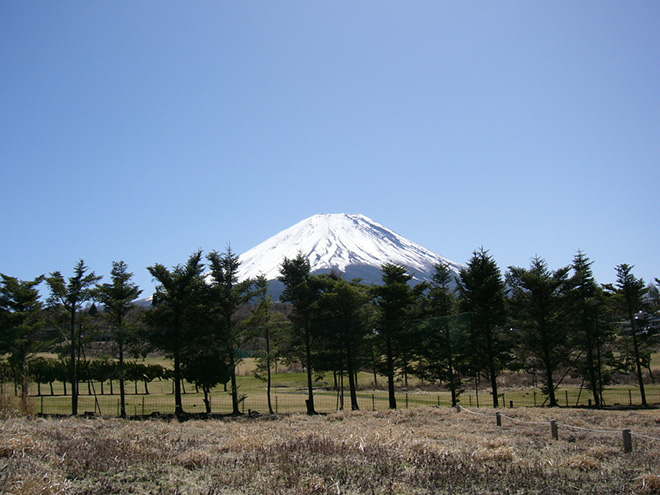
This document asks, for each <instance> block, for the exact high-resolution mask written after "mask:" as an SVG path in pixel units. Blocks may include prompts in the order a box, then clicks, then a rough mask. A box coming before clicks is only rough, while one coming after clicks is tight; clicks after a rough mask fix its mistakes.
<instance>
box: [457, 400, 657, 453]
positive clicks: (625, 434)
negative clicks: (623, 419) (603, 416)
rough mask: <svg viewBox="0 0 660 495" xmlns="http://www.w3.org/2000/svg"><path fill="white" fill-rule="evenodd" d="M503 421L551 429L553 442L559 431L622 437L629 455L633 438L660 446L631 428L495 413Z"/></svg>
mask: <svg viewBox="0 0 660 495" xmlns="http://www.w3.org/2000/svg"><path fill="white" fill-rule="evenodd" d="M456 409H457V411H465V412H467V413H469V414H472V415H475V416H482V417H492V416H493V413H484V412H480V411H473V410H471V409H468V408H465V407H463V406H461V405H458V406H456ZM502 419H506V420H509V421H513V422H514V423H518V424H526V425H533V426H545V427H549V428H550V435H551V437H552V439H553V440H559V430H560V428H561V429H566V430H569V431H580V432H584V433H593V434H597V435H608V436H618V435H621V439H622V443H623V451H624V452H626V453H628V452H632V450H633V437H636V438H639V439H643V440H646V441H650V442H653V443H657V444H658V445H660V437H656V436H650V435H644V434H641V433H636V432H634V431H632V430H631V429H630V428H623V429H621V430H603V429H598V428H585V427H583V426H577V425H571V424H568V423H562V422H559V421H556V420H551V421H527V420H523V419H520V418H515V417H512V416H509V415H506V414H502V412H500V411H498V412H496V413H495V421H496V424H497V426H499V427H501V426H502V425H503V422H502Z"/></svg>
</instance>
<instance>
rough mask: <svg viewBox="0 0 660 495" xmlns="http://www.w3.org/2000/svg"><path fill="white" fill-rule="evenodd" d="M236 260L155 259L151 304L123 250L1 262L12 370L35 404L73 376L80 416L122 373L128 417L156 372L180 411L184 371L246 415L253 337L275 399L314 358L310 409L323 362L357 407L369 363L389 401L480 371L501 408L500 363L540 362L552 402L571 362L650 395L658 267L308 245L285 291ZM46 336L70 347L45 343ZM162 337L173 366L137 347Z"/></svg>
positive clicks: (288, 264) (286, 274) (0, 302)
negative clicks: (89, 386) (244, 275)
mask: <svg viewBox="0 0 660 495" xmlns="http://www.w3.org/2000/svg"><path fill="white" fill-rule="evenodd" d="M239 266H240V261H239V258H238V256H236V255H235V254H234V253H233V252H232V251H231V249H229V248H228V249H227V250H226V251H225V252H224V253H218V252H216V251H213V252H211V253H209V254H208V255H206V256H205V257H204V255H203V253H202V252H201V251H198V252H195V253H193V254H192V255H191V256H190V258H189V259H188V260H187V261H186V262H185V263H183V264H180V265H177V266H174V267H172V268H167V267H165V266H163V265H161V264H154V265H153V266H150V267H148V270H149V272H150V273H151V275H152V276H153V278H154V280H155V281H156V282H157V286H156V289H155V292H154V294H153V298H152V304H151V307H148V308H147V307H142V306H138V305H136V303H135V301H136V299H137V298H138V297H139V296H140V294H141V290H140V288H139V287H138V286H137V285H136V284H134V283H133V282H132V274H131V273H130V272H129V271H128V267H127V266H126V264H125V263H124V262H122V261H119V262H113V263H112V270H111V273H110V282H109V283H101V282H100V280H101V277H100V276H97V275H96V274H95V273H93V272H90V271H89V269H88V268H87V267H86V265H85V263H84V261H83V260H80V261H79V262H78V263H77V264H76V265H75V267H74V273H73V275H72V276H71V277H69V278H65V277H64V276H63V275H62V274H61V272H53V273H51V274H49V275H48V276H45V275H42V276H39V277H37V278H35V279H34V280H29V281H23V280H18V279H17V278H15V277H11V276H9V275H5V274H2V280H1V282H0V353H1V354H2V355H4V358H3V361H2V368H1V373H2V375H3V379H2V380H0V381H4V382H6V381H13V382H14V384H15V389H16V392H17V393H19V391H20V394H21V396H22V399H23V401H24V403H27V395H28V387H29V382H30V381H34V382H35V383H37V384H51V393H52V383H53V382H55V381H59V382H62V383H63V384H64V386H65V387H66V384H67V383H68V384H69V389H70V395H71V413H72V414H73V415H77V414H78V398H79V395H80V392H79V386H80V383H81V382H85V381H90V380H95V381H98V382H101V383H104V382H109V383H110V386H112V381H113V380H114V381H116V382H118V385H119V395H120V405H119V410H120V414H121V415H122V416H125V415H126V402H125V396H126V382H127V381H132V382H135V383H137V382H138V381H142V382H144V384H145V387H147V386H148V383H149V382H150V381H151V380H153V379H155V378H165V379H171V380H172V384H173V396H174V409H175V413H176V414H178V415H182V414H184V413H185V411H184V404H183V401H182V384H183V382H184V380H186V381H188V382H189V383H192V384H194V385H195V387H196V388H197V389H198V390H200V391H202V393H203V394H204V403H205V407H206V410H207V412H211V400H210V392H211V390H212V389H213V388H214V387H216V386H218V385H219V384H225V385H226V386H227V387H228V390H229V392H230V393H231V398H232V413H233V414H236V415H238V414H240V413H241V410H240V407H239V406H240V403H241V400H242V399H243V398H244V397H243V396H242V395H241V393H240V391H239V386H238V381H237V373H236V369H237V365H238V363H239V362H240V359H241V357H242V356H244V355H245V351H246V350H248V351H251V352H252V353H253V355H254V356H256V359H257V363H258V365H257V369H256V371H255V373H256V375H257V376H258V377H259V378H260V379H262V380H263V381H264V382H265V383H266V386H267V403H268V409H269V411H270V412H271V413H272V412H273V404H272V400H271V393H272V374H273V369H274V368H275V366H277V365H278V364H282V363H283V364H288V365H292V364H293V363H298V364H299V365H300V366H302V368H303V369H304V370H305V373H306V395H307V398H306V411H307V413H309V414H315V413H316V407H315V380H316V379H317V378H318V375H319V374H321V373H327V372H332V373H333V376H334V378H335V381H336V383H337V386H338V387H341V388H342V390H343V389H344V388H347V389H348V392H349V397H350V405H351V408H352V409H358V408H359V405H358V401H357V391H358V384H357V377H358V373H360V372H369V373H373V376H374V380H376V377H377V376H384V377H385V379H386V381H387V395H388V405H389V407H390V408H392V409H396V408H397V396H396V389H397V383H401V382H402V383H403V384H404V386H407V384H408V380H409V378H412V377H416V378H417V379H421V380H424V381H425V382H426V383H436V384H441V385H442V386H444V387H446V389H447V390H448V391H449V393H450V396H451V402H452V404H453V405H456V404H457V403H458V402H459V401H460V397H461V394H462V393H464V391H465V389H466V388H467V387H468V386H470V387H472V386H474V387H475V388H476V389H478V388H479V384H480V383H487V384H488V387H489V390H490V395H491V398H492V403H493V406H494V407H498V406H499V405H500V401H501V394H500V393H499V391H498V387H499V383H498V379H500V380H501V376H502V373H503V372H504V371H514V372H521V373H526V374H528V375H529V376H532V377H533V378H534V380H535V381H538V383H539V384H540V386H541V387H542V391H543V393H544V394H546V395H547V397H548V400H547V404H546V405H548V406H557V405H559V399H558V396H557V392H556V391H557V389H558V387H559V386H560V384H561V383H562V380H563V379H564V377H566V376H567V375H569V374H570V375H571V376H574V377H578V378H579V379H581V380H582V384H583V386H584V387H586V388H587V389H588V390H589V393H590V396H591V401H592V403H593V405H594V406H595V407H602V406H604V405H606V402H605V400H604V399H605V395H604V390H605V387H606V386H608V385H610V384H612V383H614V382H616V381H617V380H620V379H622V378H624V377H630V376H633V377H634V378H635V380H636V385H637V388H638V389H639V395H640V399H641V400H640V402H641V404H642V405H643V406H647V405H648V404H649V400H648V398H647V393H646V384H647V382H648V380H652V381H654V380H655V377H654V375H653V369H652V367H651V356H652V354H653V353H654V352H657V350H658V346H659V343H660V337H659V332H658V327H659V325H658V322H659V319H658V316H657V315H658V310H659V309H660V292H659V291H658V286H660V281H659V280H658V279H655V285H646V283H645V282H644V281H643V280H641V279H638V278H636V277H635V276H634V274H633V273H632V267H631V266H630V265H626V264H622V265H619V266H617V267H616V274H617V278H616V283H615V284H611V285H600V284H598V283H597V282H596V280H595V279H594V276H593V273H592V270H591V261H590V260H589V259H588V258H587V257H586V256H585V255H584V253H582V252H578V253H577V254H576V255H575V257H574V259H573V260H572V263H571V264H570V265H568V266H566V267H562V268H559V269H556V270H552V269H550V268H549V267H548V265H547V263H546V262H545V260H543V259H542V258H539V257H535V258H533V259H532V260H531V263H530V266H529V267H528V268H523V267H509V268H508V269H507V270H506V272H505V273H504V274H502V272H501V271H500V269H499V267H498V266H497V263H496V262H495V260H494V259H493V258H492V257H491V256H490V255H489V253H488V252H487V251H486V250H484V249H483V248H481V249H479V250H476V251H475V252H474V253H473V255H472V257H471V258H470V260H469V261H468V263H467V265H466V268H465V269H463V270H462V271H461V272H460V273H459V274H458V275H457V276H455V275H454V274H453V273H452V272H451V271H450V269H449V267H448V266H446V265H437V266H436V267H435V273H434V275H433V278H432V280H431V281H430V282H424V283H421V284H417V285H413V284H412V278H413V275H412V274H411V273H409V271H408V269H407V268H405V267H403V266H399V265H395V264H391V263H385V264H384V265H382V267H381V271H382V284H380V285H366V284H363V283H362V282H361V281H360V280H359V279H358V280H351V281H348V280H345V279H344V278H342V276H341V274H339V273H334V272H333V273H329V274H323V275H315V274H312V273H311V269H310V263H309V261H308V260H306V259H305V258H304V257H303V256H302V255H301V254H299V255H297V256H296V257H294V258H284V260H283V261H282V264H281V266H280V277H279V280H280V281H281V282H282V283H283V284H284V291H283V293H282V295H281V297H280V301H281V302H273V300H272V298H271V296H270V295H269V292H268V281H267V280H266V279H265V277H257V278H256V279H249V280H244V281H239V280H238V277H237V272H238V268H239ZM44 282H45V285H46V286H47V289H48V296H47V297H46V299H45V301H42V298H41V296H40V293H39V287H40V285H41V284H42V283H44ZM110 350H112V352H111V353H110ZM45 351H47V352H53V353H57V354H58V355H59V358H57V359H45V358H43V357H41V356H40V355H39V353H41V352H45ZM154 352H156V353H159V354H160V355H164V356H166V357H167V358H168V359H169V360H171V366H168V367H167V368H164V367H162V366H159V365H150V366H148V365H145V364H139V363H137V362H134V361H132V360H131V359H130V358H135V357H139V356H143V357H144V356H146V355H148V354H152V353H154ZM92 357H94V358H93V359H92ZM39 393H40V394H41V389H39Z"/></svg>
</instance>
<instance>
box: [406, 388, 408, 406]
mask: <svg viewBox="0 0 660 495" xmlns="http://www.w3.org/2000/svg"><path fill="white" fill-rule="evenodd" d="M406 409H408V392H406Z"/></svg>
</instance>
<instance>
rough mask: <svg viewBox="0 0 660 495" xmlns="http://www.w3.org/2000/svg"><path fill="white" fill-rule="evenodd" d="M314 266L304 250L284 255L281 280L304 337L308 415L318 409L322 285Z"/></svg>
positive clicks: (295, 327)
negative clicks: (316, 341) (316, 328)
mask: <svg viewBox="0 0 660 495" xmlns="http://www.w3.org/2000/svg"><path fill="white" fill-rule="evenodd" d="M310 271H311V267H310V263H309V260H307V259H306V258H305V257H304V256H303V254H302V253H298V255H297V256H296V257H295V258H292V259H289V258H284V261H283V262H282V265H281V267H280V276H279V277H278V280H279V281H280V282H282V283H283V284H284V290H283V291H282V294H281V295H280V300H281V301H283V302H288V303H291V305H292V306H293V313H292V315H291V319H292V323H293V326H294V329H295V331H296V332H297V333H298V334H299V335H300V336H301V337H302V340H303V346H304V355H305V363H304V365H305V368H306V369H307V400H306V401H305V403H306V405H307V414H310V415H311V414H316V409H315V408H314V380H313V367H314V362H313V359H312V340H313V336H312V332H313V328H312V324H313V319H314V311H315V302H316V300H317V298H318V287H316V286H315V284H314V283H313V281H312V276H311V273H310Z"/></svg>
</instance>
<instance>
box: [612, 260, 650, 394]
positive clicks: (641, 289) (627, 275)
mask: <svg viewBox="0 0 660 495" xmlns="http://www.w3.org/2000/svg"><path fill="white" fill-rule="evenodd" d="M632 269H633V267H632V266H631V265H628V264H625V263H624V264H621V265H618V266H617V267H616V282H615V284H614V286H611V285H608V286H606V288H607V289H608V291H609V292H610V294H612V295H613V296H614V298H613V303H614V305H615V307H616V309H617V310H618V314H619V315H620V317H621V318H622V320H624V321H626V323H627V324H628V325H629V329H628V330H627V331H626V334H627V335H625V337H627V338H629V340H630V342H631V343H632V349H631V354H632V356H631V357H632V359H633V366H634V371H635V374H636V375H637V382H638V384H639V393H640V395H641V398H642V405H643V406H648V402H647V400H646V390H645V388H644V375H643V372H642V367H643V361H644V359H645V358H647V359H648V356H647V354H650V349H647V348H645V346H644V343H645V340H646V336H647V335H648V334H645V333H644V328H643V327H642V326H641V325H640V324H639V323H640V322H639V321H638V320H639V318H638V316H639V313H643V311H644V309H645V301H644V296H645V295H646V293H647V292H648V288H647V287H646V284H645V283H644V280H643V279H638V278H637V277H635V275H633V273H632Z"/></svg>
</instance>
